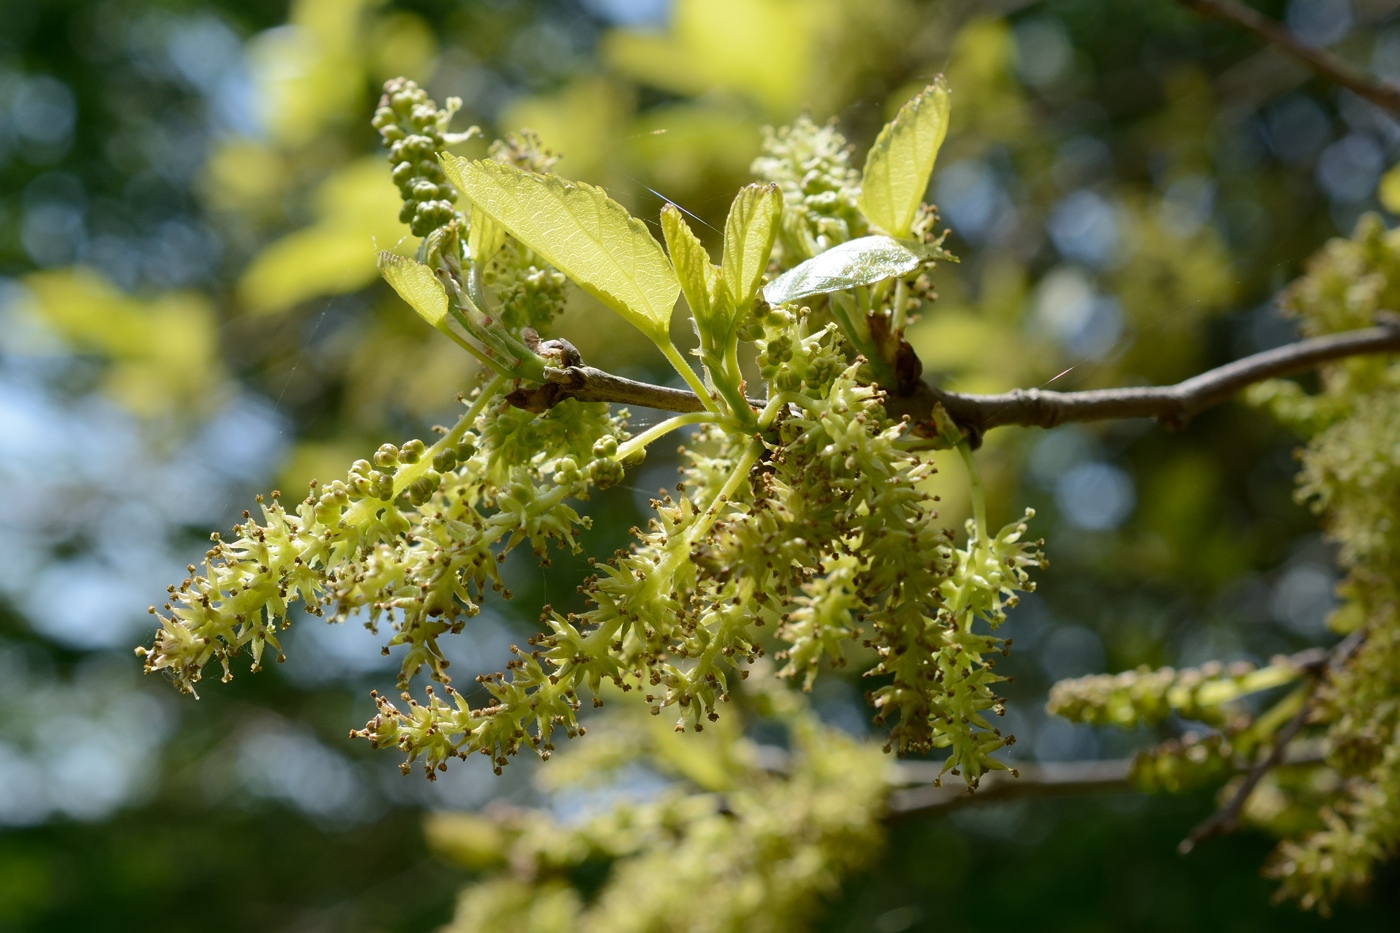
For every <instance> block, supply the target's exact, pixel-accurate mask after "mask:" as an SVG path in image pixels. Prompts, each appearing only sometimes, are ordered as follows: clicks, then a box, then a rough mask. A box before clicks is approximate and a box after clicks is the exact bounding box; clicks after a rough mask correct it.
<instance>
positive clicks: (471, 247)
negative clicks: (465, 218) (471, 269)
mask: <svg viewBox="0 0 1400 933" xmlns="http://www.w3.org/2000/svg"><path fill="white" fill-rule="evenodd" d="M505 245H506V232H505V230H504V229H502V228H501V225H500V224H498V223H496V222H495V221H494V220H492V219H491V216H490V215H489V214H487V213H486V212H485V211H473V212H472V218H471V222H470V225H469V226H468V227H467V249H468V251H470V253H471V257H472V262H474V263H476V264H477V265H478V266H484V265H486V264H487V263H488V262H490V261H491V257H492V256H495V255H496V254H497V253H498V252H500V251H501V247H502V246H505Z"/></svg>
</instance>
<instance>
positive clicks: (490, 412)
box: [140, 380, 625, 692]
mask: <svg viewBox="0 0 1400 933" xmlns="http://www.w3.org/2000/svg"><path fill="white" fill-rule="evenodd" d="M502 382H503V381H502V380H497V381H494V382H493V383H491V384H490V385H489V386H487V387H486V388H485V389H483V390H482V391H481V392H480V393H479V394H478V396H477V398H476V400H475V401H474V402H473V403H472V404H471V406H470V408H469V410H468V411H467V413H466V414H465V415H464V416H463V417H462V419H461V420H460V421H459V422H458V423H457V425H456V427H454V428H453V429H452V430H450V431H449V432H447V433H446V434H445V435H444V436H443V437H442V438H440V439H439V440H438V441H437V443H435V444H434V445H433V446H432V447H425V445H424V444H423V443H422V442H421V441H417V440H413V441H409V442H407V443H405V444H403V445H402V446H400V447H395V446H394V445H392V444H385V445H384V446H382V447H380V448H379V450H378V451H376V453H375V455H374V459H373V463H371V462H370V461H366V460H360V461H357V462H356V463H355V464H354V465H353V466H352V468H351V470H350V473H349V475H348V476H347V478H346V480H345V481H344V482H341V481H336V482H333V483H330V484H328V485H326V486H319V485H317V486H313V488H312V492H311V495H309V496H308V497H307V498H306V499H305V500H303V501H302V502H301V503H300V504H299V505H298V506H297V508H296V510H295V511H291V512H289V511H288V510H287V509H285V508H284V507H283V506H282V504H281V502H280V501H279V499H278V497H277V495H276V494H274V495H273V497H272V498H271V500H270V501H267V502H263V503H262V522H261V523H260V524H259V523H255V522H254V521H252V519H251V516H248V515H247V513H245V522H244V523H243V524H240V525H237V526H235V528H234V532H235V534H236V535H237V536H238V537H237V538H236V539H235V540H233V541H232V542H224V541H223V540H222V539H220V537H219V536H218V535H215V536H214V545H213V547H211V548H210V550H209V551H208V553H207V554H206V559H205V565H204V568H203V573H197V572H196V569H195V568H194V567H193V565H192V566H191V568H190V573H191V576H190V578H189V579H187V580H186V581H185V582H184V583H182V584H181V585H180V586H179V587H171V595H170V602H168V603H166V605H165V614H161V613H156V614H157V615H158V616H159V617H160V619H161V622H162V627H161V630H160V631H159V632H158V633H157V636H156V640H155V643H154V645H153V646H152V647H150V648H143V649H140V650H141V653H142V654H143V655H144V656H145V658H146V670H147V671H148V672H156V671H161V672H165V673H168V674H169V675H170V676H171V677H172V678H173V679H174V680H175V682H176V684H177V685H178V686H179V687H180V688H181V689H182V690H186V691H190V692H192V691H193V690H194V688H195V684H197V683H198V681H199V679H200V676H201V673H202V671H203V668H204V666H205V665H206V664H208V663H209V662H210V661H213V660H217V661H219V662H220V664H221V665H222V667H223V669H224V677H225V679H228V678H229V677H230V676H231V673H230V668H229V661H230V658H231V657H232V656H234V655H236V654H238V653H240V652H241V651H243V650H244V649H246V650H248V651H249V653H250V654H251V656H252V659H253V664H254V667H255V668H256V667H257V665H258V664H259V663H260V662H261V659H262V656H263V653H264V650H265V648H266V646H268V645H270V646H271V647H272V648H273V649H275V650H279V660H280V647H279V644H278V640H277V632H278V631H279V630H281V629H285V628H286V627H287V626H288V625H290V618H289V616H288V612H289V608H290V604H291V603H292V602H294V601H296V600H297V599H300V600H302V601H303V603H304V604H305V605H306V608H307V611H308V612H311V613H313V614H316V615H322V614H325V613H326V612H327V611H329V613H330V615H331V616H332V618H333V619H334V620H336V621H343V620H345V619H346V618H348V617H349V616H350V615H351V614H352V613H356V612H361V611H363V612H366V613H367V620H368V624H369V625H370V626H371V627H374V626H376V625H377V624H378V622H379V621H380V620H381V618H384V617H388V618H390V619H391V620H392V627H393V629H394V634H393V636H392V637H391V638H390V639H389V640H388V644H387V645H386V649H392V648H394V647H397V646H400V645H403V646H407V648H406V652H405V654H404V657H403V661H402V668H401V673H400V678H399V679H400V684H401V685H402V686H407V684H408V681H409V679H410V678H411V677H412V676H413V675H414V674H415V673H416V672H417V671H418V670H419V669H420V668H422V667H423V666H424V665H426V666H428V667H429V668H430V669H431V670H432V672H433V675H434V677H435V678H436V679H438V680H441V681H443V682H444V683H445V682H446V681H447V679H448V678H447V675H446V667H447V662H446V661H445V660H444V659H443V657H442V653H441V651H440V649H439V648H438V644H437V639H438V638H439V637H440V636H442V635H443V634H444V633H447V632H453V633H455V632H460V631H461V630H462V627H463V625H464V624H465V621H466V619H468V618H470V617H471V616H473V615H475V614H476V613H477V611H478V610H477V603H478V601H479V600H480V599H481V597H482V594H483V591H484V590H485V589H486V588H487V586H488V585H489V586H490V587H492V588H494V589H497V590H500V589H502V585H501V580H500V576H499V574H498V573H497V570H496V565H497V563H498V562H499V560H500V559H501V558H502V557H503V556H504V554H505V553H506V552H507V551H509V550H511V549H513V548H515V547H516V546H518V545H520V544H522V543H524V542H526V541H528V542H529V543H530V545H531V547H532V549H533V550H534V551H535V553H536V554H537V555H538V556H541V557H543V556H544V555H545V553H546V547H547V544H548V542H549V541H551V540H556V541H558V542H560V543H561V544H562V545H564V546H568V547H571V548H577V542H576V538H575V535H576V533H577V530H578V529H579V528H583V527H587V520H586V519H584V518H581V517H580V516H579V515H578V513H577V512H575V511H574V509H573V508H572V507H571V506H570V505H569V504H568V501H567V500H568V499H569V498H570V497H574V498H580V497H586V496H587V492H588V490H589V488H590V487H591V486H592V485H593V476H594V474H595V473H596V468H595V467H594V462H595V461H596V460H597V459H598V458H597V457H596V456H595V455H594V453H593V447H594V445H595V444H596V443H597V440H598V439H600V438H601V437H603V436H613V435H616V434H620V433H622V431H623V427H622V423H621V421H620V420H619V419H618V418H617V417H614V416H612V415H609V414H608V413H607V412H606V409H605V406H602V405H600V404H584V403H579V402H573V401H570V402H567V403H565V404H562V405H559V406H556V407H555V408H554V409H552V410H551V411H550V412H549V413H548V415H546V416H544V417H542V418H540V419H538V421H539V424H538V425H535V426H531V427H530V441H531V442H532V443H533V444H534V446H532V448H531V450H532V456H530V457H527V458H524V459H518V458H517V457H516V456H515V454H514V453H512V454H511V458H510V459H509V460H507V459H504V458H503V457H502V455H501V452H500V448H501V447H502V446H510V445H513V444H516V443H517V442H518V438H517V437H516V435H517V434H518V433H520V432H519V430H518V429H517V430H515V431H512V430H509V429H506V430H502V429H501V425H507V426H508V425H511V424H512V423H517V422H518V421H519V419H518V418H516V419H514V422H513V421H512V415H513V414H514V413H515V412H516V409H510V408H507V407H506V406H505V405H504V403H503V402H502V401H501V389H502ZM624 414H625V413H624ZM580 464H583V467H582V468H581V467H580ZM152 611H153V612H156V610H154V609H153V610H152Z"/></svg>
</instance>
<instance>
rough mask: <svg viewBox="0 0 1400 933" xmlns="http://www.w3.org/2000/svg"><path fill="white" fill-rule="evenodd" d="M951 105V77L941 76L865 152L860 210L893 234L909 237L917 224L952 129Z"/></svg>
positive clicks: (910, 103)
mask: <svg viewBox="0 0 1400 933" xmlns="http://www.w3.org/2000/svg"><path fill="white" fill-rule="evenodd" d="M948 106H949V104H948V82H947V81H945V80H944V79H943V76H942V75H939V76H938V77H937V78H935V79H934V81H933V83H932V84H930V85H929V86H928V87H926V88H924V89H923V90H922V91H920V92H919V94H918V96H916V97H915V98H914V99H913V100H911V101H909V102H908V103H907V104H905V105H904V106H903V107H901V108H899V113H897V114H896V115H895V118H894V119H893V120H891V121H890V122H889V123H887V124H885V128H884V129H882V130H881V131H880V135H879V136H877V137H876V138H875V145H873V146H871V147H870V152H869V153H867V154H866V156H865V171H864V172H862V173H861V179H860V201H859V206H860V209H861V213H863V214H865V216H866V219H867V220H869V221H870V222H871V223H872V224H873V225H875V226H876V227H879V228H880V229H881V230H884V231H885V232H886V233H888V234H891V235H892V236H896V237H906V236H908V235H909V230H910V228H911V227H912V226H913V224H914V216H915V215H916V214H917V213H918V210H919V202H920V201H922V200H923V199H924V192H925V191H927V190H928V180H929V176H930V175H932V174H933V163H934V160H935V159H936V158H938V148H939V147H940V146H942V145H943V137H944V136H945V135H946V134H947V132H948Z"/></svg>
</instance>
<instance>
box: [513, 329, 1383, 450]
mask: <svg viewBox="0 0 1400 933" xmlns="http://www.w3.org/2000/svg"><path fill="white" fill-rule="evenodd" d="M1396 352H1400V324H1395V323H1391V322H1389V321H1388V320H1387V322H1386V323H1384V324H1382V325H1379V326H1376V327H1368V328H1364V329H1362V330H1353V331H1345V332H1343V333H1339V334H1328V335H1325V336H1322V337H1312V338H1309V339H1307V340H1299V341H1297V342H1295V343H1291V344H1287V345H1286V346H1282V347H1278V348H1276V349H1273V350H1266V351H1264V352H1262V353H1256V354H1254V355H1253V356H1247V357H1245V358H1244V359H1241V360H1236V361H1235V362H1233V363H1227V364H1226V365H1224V366H1220V367H1217V368H1216V369H1212V370H1209V371H1207V372H1204V373H1201V374H1200V375H1199V376H1193V377H1192V378H1190V379H1187V380H1186V381H1184V382H1179V383H1177V384H1176V385H1170V386H1144V387H1128V388H1121V389H1094V390H1090V391H1086V392H1049V391H1045V390H1042V389H1015V390H1013V391H1011V392H1006V393H1003V394H1000V395H968V394H964V393H961V392H949V391H946V390H943V389H937V388H934V387H933V386H930V385H928V384H927V383H921V384H920V385H919V387H918V389H917V390H916V391H915V392H914V393H913V394H911V395H908V396H904V397H899V398H895V397H891V398H889V399H888V400H887V401H886V405H885V407H886V409H887V410H889V412H890V413H891V414H893V415H895V416H899V415H908V416H909V417H910V419H911V420H912V421H913V422H914V423H915V424H923V423H927V422H928V421H929V420H930V419H931V418H932V413H933V406H934V404H935V403H936V404H941V405H942V406H943V407H944V409H945V410H946V411H947V412H948V414H949V415H950V416H951V417H952V419H953V421H954V422H956V423H957V424H958V426H959V427H961V428H963V429H964V430H966V431H967V432H968V434H969V435H970V437H971V439H972V441H973V445H974V446H976V444H977V443H978V442H980V440H981V436H982V434H983V433H985V432H986V431H988V430H990V429H991V428H995V427H1001V426H1003V425H1021V426H1024V427H1039V428H1052V427H1055V426H1056V425H1059V424H1065V423H1067V422H1071V421H1111V420H1115V419H1124V418H1156V419H1157V420H1158V421H1160V422H1162V423H1163V424H1165V425H1167V426H1169V427H1181V426H1182V425H1184V424H1185V423H1186V422H1187V421H1189V420H1190V419H1191V418H1192V417H1194V416H1195V415H1197V414H1198V413H1200V412H1201V411H1203V410H1205V409H1207V408H1210V407H1211V406H1213V405H1218V404H1220V403H1221V402H1223V401H1225V400H1226V399H1228V398H1230V397H1231V396H1232V395H1234V394H1235V393H1236V392H1239V391H1240V390H1241V389H1243V388H1245V387H1246V386H1249V385H1252V384H1253V383H1256V382H1261V381H1263V380H1265V379H1270V378H1274V377H1276V376H1286V375H1289V374H1291V373H1296V372H1301V371H1303V370H1307V369H1311V368H1313V367H1315V366H1318V365H1319V364H1322V363H1328V362H1332V361H1335V360H1340V359H1344V358H1346V357H1350V356H1360V355H1363V354H1370V353H1396ZM546 378H547V379H548V380H549V381H548V382H547V383H546V384H545V385H544V386H540V387H538V388H534V389H527V390H521V391H520V392H517V393H514V396H513V397H512V398H511V399H510V401H511V402H512V403H513V404H516V405H518V406H520V407H522V408H528V409H530V410H532V411H544V410H545V409H547V408H549V407H551V406H553V405H554V404H556V403H558V402H559V401H562V400H563V399H565V398H577V399H580V400H583V401H590V402H618V403H622V404H628V405H642V406H645V407H648V408H657V409H661V410H663V411H675V412H691V411H700V410H702V408H703V406H702V405H701V404H700V400H699V399H698V398H696V397H695V395H694V393H691V392H688V391H686V390H684V389H673V388H669V387H666V386H656V385H650V384H648V383H645V382H636V381H634V380H631V379H624V378H622V377H620V376H614V375H612V374H611V373H606V372H604V371H602V370H600V369H595V368H593V367H592V366H584V365H577V366H568V367H564V368H560V369H550V370H548V371H547V372H546ZM750 402H751V404H753V405H755V406H762V404H763V402H762V401H761V400H756V399H751V400H750Z"/></svg>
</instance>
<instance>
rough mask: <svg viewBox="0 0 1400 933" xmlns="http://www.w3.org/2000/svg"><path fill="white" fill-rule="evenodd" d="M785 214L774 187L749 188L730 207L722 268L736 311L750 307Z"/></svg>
mask: <svg viewBox="0 0 1400 933" xmlns="http://www.w3.org/2000/svg"><path fill="white" fill-rule="evenodd" d="M782 211H783V195H782V192H781V191H780V190H778V186H777V185H775V184H769V185H757V184H755V185H746V186H745V187H744V188H742V189H740V191H739V196H738V197H736V198H735V199H734V204H733V205H731V206H730V208H729V219H728V220H727V221H725V223H724V258H723V260H722V262H721V266H722V268H723V269H724V281H725V284H726V285H727V286H728V287H729V295H730V297H732V298H733V299H734V307H735V309H738V310H742V309H745V308H748V306H749V305H750V304H752V303H753V296H754V295H756V294H757V293H758V286H759V283H760V282H762V281H763V273H764V272H765V271H766V270H767V269H768V257H769V256H771V255H772V253H773V238H774V237H776V236H777V234H778V218H779V217H780V216H781V215H782Z"/></svg>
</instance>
